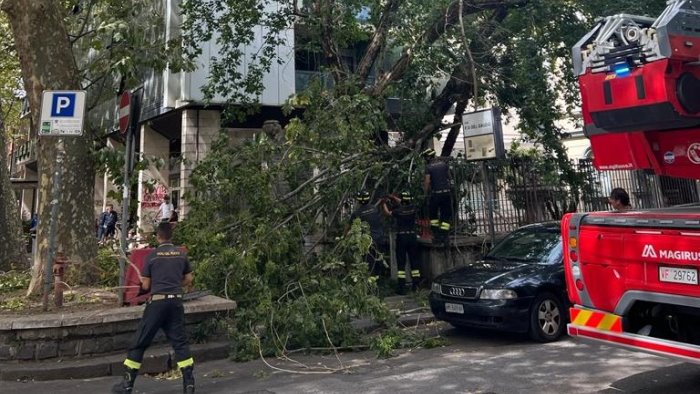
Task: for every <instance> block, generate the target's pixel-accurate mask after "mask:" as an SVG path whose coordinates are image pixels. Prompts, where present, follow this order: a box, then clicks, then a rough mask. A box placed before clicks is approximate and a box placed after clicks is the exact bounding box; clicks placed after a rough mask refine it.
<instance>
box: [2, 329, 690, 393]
mask: <svg viewBox="0 0 700 394" xmlns="http://www.w3.org/2000/svg"><path fill="white" fill-rule="evenodd" d="M434 329H435V330H439V331H440V332H441V333H442V334H443V335H444V336H446V337H447V338H448V339H449V341H450V345H449V346H446V347H441V348H434V349H416V350H411V351H401V352H400V353H399V354H398V355H397V356H396V357H393V358H390V359H377V358H376V357H375V356H374V354H373V353H372V352H354V353H344V354H341V355H340V356H339V358H336V357H335V356H333V355H329V356H299V357H296V356H293V358H294V360H286V361H285V360H277V359H272V360H268V362H269V363H270V364H271V365H272V366H274V367H275V368H279V369H286V370H291V371H294V372H286V371H282V370H275V369H272V368H271V367H269V366H267V365H265V364H264V363H263V362H262V361H261V360H257V361H253V362H248V363H233V362H229V361H216V362H209V363H203V364H199V365H197V366H196V374H197V393H200V394H202V393H220V394H223V393H227V394H228V393H276V394H277V393H279V394H282V393H363V394H372V393H392V394H394V393H422V394H423V393H481V394H487V393H489V394H492V393H493V394H495V393H498V394H510V393H538V394H539V393H577V394H578V393H597V392H602V393H662V394H675V393H699V392H700V366H696V365H694V364H687V363H680V362H678V361H675V360H670V359H665V358H660V357H656V356H653V355H647V354H643V353H635V352H629V351H626V350H622V349H616V348H610V347H606V346H600V345H597V344H584V343H582V342H578V341H573V340H571V339H568V338H567V339H565V340H562V341H559V342H556V343H550V344H544V345H543V344H537V343H532V342H530V341H529V340H528V339H527V338H523V337H519V336H513V335H504V334H492V333H479V332H463V331H457V330H455V329H451V328H447V327H446V326H443V325H439V326H436V327H434ZM319 370H320V371H322V372H323V373H320V374H319V373H316V372H319ZM334 370H335V372H334ZM338 370H340V371H338ZM116 381H118V378H100V379H90V380H79V381H52V382H26V383H21V382H9V383H8V382H2V385H0V392H2V393H23V394H34V393H37V394H38V393H42V394H44V393H56V394H61V393H66V394H68V393H71V394H73V393H108V392H109V387H110V386H111V385H112V383H114V382H116ZM181 390H182V389H181V383H180V380H179V379H172V380H168V379H156V378H154V377H139V379H138V380H137V383H136V391H135V392H136V393H149V394H166V393H168V394H170V393H178V392H182V391H181Z"/></svg>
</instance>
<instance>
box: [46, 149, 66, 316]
mask: <svg viewBox="0 0 700 394" xmlns="http://www.w3.org/2000/svg"><path fill="white" fill-rule="evenodd" d="M64 156H65V148H64V146H63V139H62V138H59V139H58V143H57V155H56V168H55V171H54V173H53V185H52V189H51V216H50V219H49V220H50V222H49V247H48V251H47V253H46V265H44V293H43V295H42V299H41V304H42V307H43V310H44V311H47V310H48V309H49V293H50V292H51V282H52V280H51V279H52V276H53V263H54V257H55V255H56V227H57V222H58V200H59V198H60V196H61V177H62V175H63V158H64Z"/></svg>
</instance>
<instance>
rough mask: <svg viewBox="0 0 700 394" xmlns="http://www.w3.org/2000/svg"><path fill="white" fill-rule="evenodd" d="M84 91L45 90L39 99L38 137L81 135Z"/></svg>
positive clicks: (83, 115)
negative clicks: (39, 119)
mask: <svg viewBox="0 0 700 394" xmlns="http://www.w3.org/2000/svg"><path fill="white" fill-rule="evenodd" d="M84 118H85V91H84V90H71V91H68V90H45V91H44V92H43V95H42V98H41V124H40V129H39V136H54V137H62V136H80V135H83V120H84Z"/></svg>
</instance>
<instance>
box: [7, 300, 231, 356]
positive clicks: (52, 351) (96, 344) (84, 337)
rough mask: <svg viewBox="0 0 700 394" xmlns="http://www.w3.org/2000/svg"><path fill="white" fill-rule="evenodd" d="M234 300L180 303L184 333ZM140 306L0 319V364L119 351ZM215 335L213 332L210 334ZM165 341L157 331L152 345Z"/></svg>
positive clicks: (130, 333) (131, 331)
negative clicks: (183, 313) (183, 316)
mask: <svg viewBox="0 0 700 394" xmlns="http://www.w3.org/2000/svg"><path fill="white" fill-rule="evenodd" d="M234 308H235V302H233V301H229V300H224V299H221V298H218V297H213V296H207V297H202V298H201V299H197V300H192V301H187V302H185V316H186V324H187V332H188V334H189V335H190V336H192V334H193V333H199V331H201V329H200V328H199V327H198V326H199V325H200V324H202V323H205V322H207V321H210V320H212V319H220V318H221V315H222V314H224V313H226V312H228V311H230V310H232V309H234ZM143 309H144V306H135V307H125V308H112V309H106V310H103V311H92V312H73V313H66V314H47V315H39V316H29V317H14V318H12V317H4V318H1V319H0V361H8V360H18V361H40V360H48V359H56V358H60V359H66V358H80V357H90V356H96V355H104V354H107V353H111V352H124V351H126V349H127V348H128V346H129V345H130V343H131V341H132V340H133V335H134V332H135V331H136V327H137V326H138V323H139V321H140V318H141V316H142V314H143ZM210 335H213V336H216V333H210ZM161 342H166V338H165V336H164V335H163V333H162V332H159V333H158V335H157V336H156V338H155V340H154V344H155V343H161Z"/></svg>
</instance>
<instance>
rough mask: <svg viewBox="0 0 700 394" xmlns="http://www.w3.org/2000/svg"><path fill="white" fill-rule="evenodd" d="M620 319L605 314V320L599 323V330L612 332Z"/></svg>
mask: <svg viewBox="0 0 700 394" xmlns="http://www.w3.org/2000/svg"><path fill="white" fill-rule="evenodd" d="M618 319H619V317H618V316H615V315H611V314H605V317H603V320H601V321H600V323H598V329H599V330H605V331H610V329H611V328H612V326H613V325H614V324H615V323H616V322H617V321H618Z"/></svg>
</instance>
